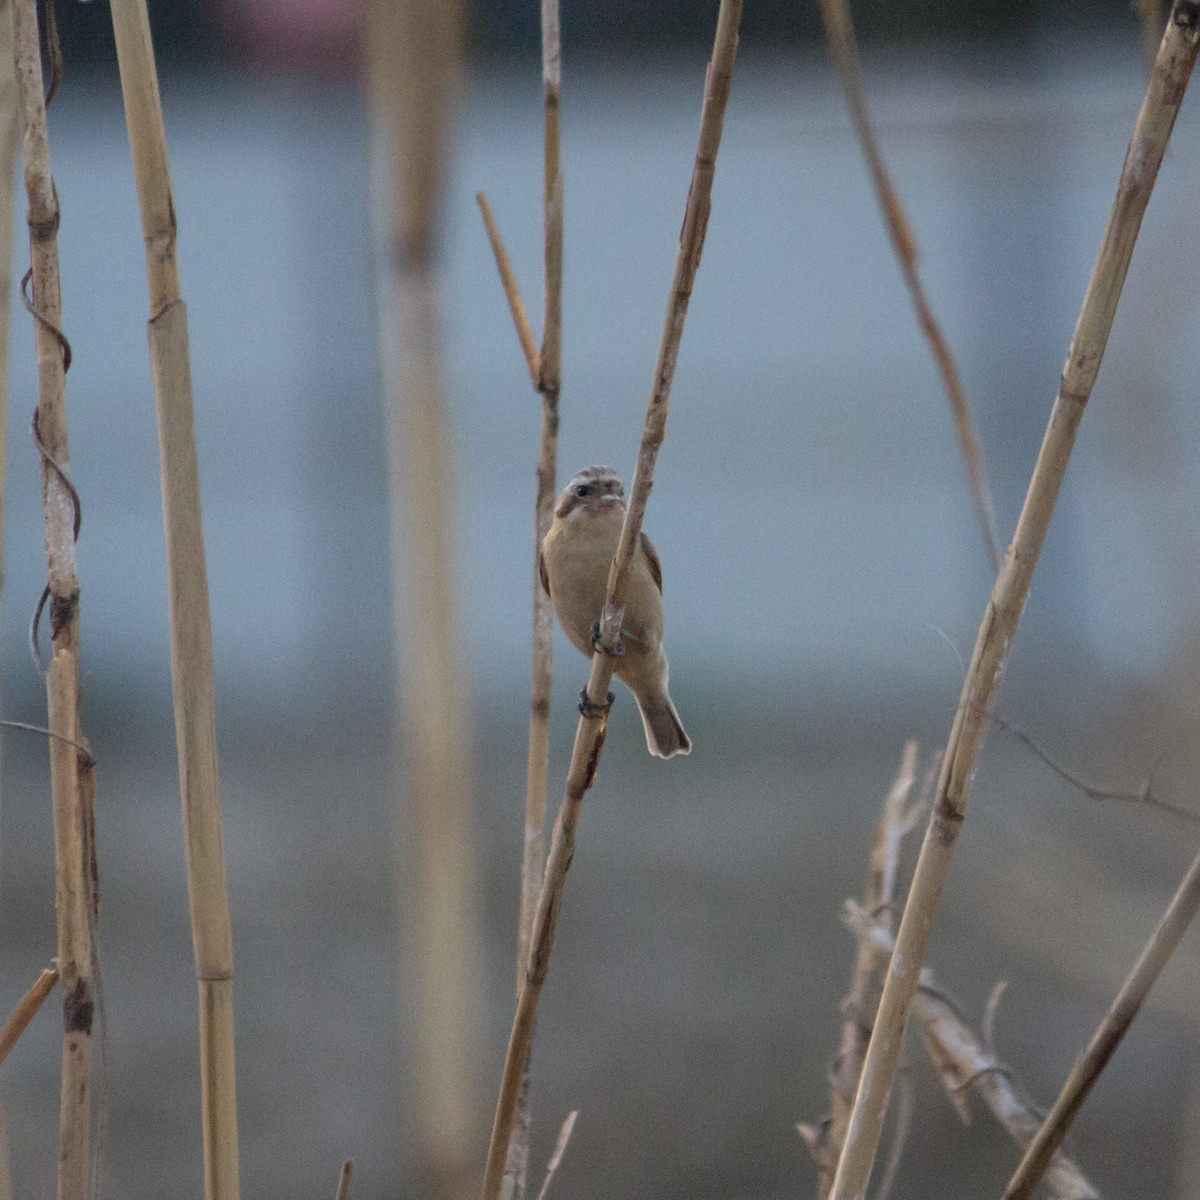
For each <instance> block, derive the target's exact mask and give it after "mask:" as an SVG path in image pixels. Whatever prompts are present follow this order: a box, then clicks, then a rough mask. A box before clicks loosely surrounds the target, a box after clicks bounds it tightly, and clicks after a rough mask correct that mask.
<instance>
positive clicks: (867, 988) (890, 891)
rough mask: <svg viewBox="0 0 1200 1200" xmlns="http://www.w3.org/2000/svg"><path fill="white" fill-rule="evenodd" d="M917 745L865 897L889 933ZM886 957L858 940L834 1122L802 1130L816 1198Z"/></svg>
mask: <svg viewBox="0 0 1200 1200" xmlns="http://www.w3.org/2000/svg"><path fill="white" fill-rule="evenodd" d="M916 769H917V743H916V742H912V741H910V742H905V744H904V750H903V752H902V753H901V755H900V766H899V769H898V770H897V772H896V778H895V779H894V780H893V781H892V786H891V787H890V788H889V789H888V793H887V796H885V797H884V801H883V812H882V813H881V815H880V818H879V824H878V825H877V826H876V828H875V844H874V846H873V847H872V849H871V860H870V869H869V871H868V873H867V886H866V889H865V892H864V897H863V909H864V911H866V912H868V913H872V914H875V915H876V920H878V921H879V922H880V924H881V925H882V926H883V927H884V928H885V929H889V930H890V929H891V924H892V913H891V906H892V905H893V904H894V903H895V899H896V875H897V872H898V869H899V865H900V847H901V844H902V842H903V839H904V833H905V828H906V818H907V815H908V798H909V796H910V795H911V794H912V789H913V784H914V783H915V782H916ZM881 958H882V952H881V950H880V949H879V946H878V945H877V944H876V943H875V942H873V941H872V940H871V939H870V938H869V937H866V936H863V935H861V934H860V935H859V938H858V944H857V946H856V948H855V955H854V967H853V969H852V971H851V974H850V988H849V990H848V991H847V993H846V996H845V998H844V999H843V1000H842V1037H841V1042H840V1044H839V1046H838V1056H837V1060H836V1062H835V1065H834V1067H833V1069H832V1071H831V1073H830V1079H829V1101H830V1107H829V1118H828V1120H827V1121H824V1122H822V1123H821V1125H820V1126H814V1125H798V1126H797V1129H798V1130H799V1132H800V1135H801V1137H803V1138H804V1140H805V1142H806V1143H807V1145H808V1149H809V1153H810V1154H811V1155H812V1157H813V1161H814V1162H815V1163H816V1164H817V1172H818V1175H817V1195H818V1196H819V1197H820V1200H825V1197H826V1196H828V1195H829V1191H830V1189H831V1188H832V1187H833V1173H834V1170H835V1169H836V1167H837V1160H838V1155H839V1154H840V1153H841V1149H842V1143H843V1141H845V1138H846V1127H847V1125H848V1124H849V1121H850V1109H851V1106H852V1105H853V1104H854V1093H855V1091H856V1090H857V1088H858V1079H859V1076H860V1075H861V1074H862V1064H863V1058H864V1057H865V1056H866V1053H867V1042H868V1041H869V1040H870V1037H871V1022H870V1017H871V1013H870V1011H869V1005H870V1004H871V1002H872V996H871V990H872V987H873V986H875V975H876V969H877V967H878V966H879V965H880V959H881Z"/></svg>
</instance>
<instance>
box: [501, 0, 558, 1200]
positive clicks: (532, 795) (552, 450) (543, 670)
mask: <svg viewBox="0 0 1200 1200" xmlns="http://www.w3.org/2000/svg"><path fill="white" fill-rule="evenodd" d="M561 64H562V45H561V39H560V36H559V20H558V0H542V107H543V139H542V141H543V147H542V148H543V153H542V167H543V171H542V176H543V178H542V238H543V253H542V260H543V278H544V304H543V308H542V348H541V352H540V353H539V355H538V372H537V379H536V382H535V386H536V387H537V390H538V391H539V392H540V393H541V396H542V422H541V436H540V438H539V440H538V461H537V475H536V479H537V483H536V488H535V493H534V511H533V557H532V564H531V565H532V570H531V572H530V578H531V583H532V590H533V635H532V648H531V651H530V702H529V756H528V761H527V764H526V772H525V851H524V854H523V855H522V859H521V912H520V921H519V930H518V938H517V997H518V999H519V998H520V995H521V988H522V987H523V985H524V974H525V963H526V962H527V961H528V958H529V944H530V940H531V938H532V936H533V923H534V919H535V917H536V915H537V903H538V896H539V894H540V893H541V890H542V878H543V872H544V870H545V858H546V797H547V792H548V777H549V771H550V697H551V690H552V684H553V680H554V640H553V633H554V618H553V614H552V613H551V610H550V597H549V596H548V595H547V594H546V590H545V588H543V587H542V584H541V573H540V570H539V567H538V558H539V555H540V553H541V545H542V539H543V538H544V537H545V536H546V532H547V531H548V530H549V528H550V522H551V520H552V519H553V517H554V494H555V490H556V487H557V478H558V398H559V393H560V391H561V387H562V275H563V177H562V170H561V167H560V165H559V164H560V158H561V143H562V121H561V116H560V110H561V102H562V66H561ZM531 1050H532V1048H531ZM529 1066H530V1064H529V1060H528V1058H527V1059H526V1062H525V1070H524V1076H525V1077H524V1079H523V1080H522V1082H521V1084H520V1086H519V1088H518V1092H517V1112H516V1116H515V1118H514V1126H513V1133H512V1138H511V1140H510V1142H509V1148H508V1160H507V1164H506V1166H505V1175H506V1176H507V1177H508V1178H509V1179H511V1180H512V1186H513V1194H514V1196H515V1197H516V1200H521V1198H522V1197H523V1196H524V1195H525V1186H526V1182H525V1181H526V1175H527V1172H528V1166H529V1139H530V1135H531V1130H532V1124H533V1118H532V1111H531V1107H530V1099H529V1087H530V1084H529ZM568 1136H569V1132H568ZM550 1174H551V1175H552V1174H553V1170H551V1172H550ZM548 1185H549V1178H547V1186H548Z"/></svg>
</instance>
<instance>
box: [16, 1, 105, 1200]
mask: <svg viewBox="0 0 1200 1200" xmlns="http://www.w3.org/2000/svg"><path fill="white" fill-rule="evenodd" d="M13 49H14V61H15V67H16V76H17V89H18V95H19V98H20V100H19V102H20V111H21V126H22V150H23V153H24V159H25V192H26V195H27V196H28V199H29V210H28V222H29V253H30V259H31V270H32V277H33V300H32V304H33V307H34V309H35V310H36V313H37V316H36V318H35V321H34V341H35V345H36V348H37V360H38V405H37V413H36V416H35V420H34V432H35V438H36V440H37V442H38V447H39V450H40V453H41V455H42V505H43V509H44V513H45V534H46V565H47V580H48V597H47V599H48V605H47V607H48V610H49V613H50V637H51V650H52V653H51V658H50V664H49V668H48V670H47V672H46V700H47V706H48V709H49V719H48V722H47V724H48V726H49V729H50V731H51V733H52V735H53V736H51V737H50V739H49V745H50V787H51V792H52V794H53V799H54V851H55V881H56V886H55V911H56V914H57V917H58V955H57V959H58V961H57V966H58V971H59V975H60V978H61V983H62V997H63V1057H62V1096H61V1104H60V1109H59V1122H60V1124H59V1158H58V1197H59V1200H85V1197H86V1196H87V1185H88V1174H89V1173H88V1136H89V1132H90V1125H91V1111H92V1095H91V1074H92V1016H93V1011H94V1006H95V1002H94V990H93V989H94V981H93V962H94V955H95V948H94V945H93V939H92V933H93V925H92V922H93V913H92V910H91V904H92V877H91V869H90V854H89V845H90V831H91V826H90V822H91V810H90V807H89V805H88V803H87V801H88V798H89V791H88V788H89V787H90V780H85V778H84V774H85V772H87V773H90V759H88V758H84V756H83V754H82V752H81V751H80V749H79V748H78V744H79V743H81V741H82V734H81V732H80V727H79V582H78V578H77V576H76V573H75V534H76V521H77V516H78V510H77V507H76V500H77V498H76V495H75V492H74V489H73V488H72V487H71V485H70V484H69V482H68V476H67V396H66V368H67V362H68V352H67V348H66V341H65V339H64V338H63V336H62V333H61V328H62V294H61V290H60V285H59V274H58V222H59V208H58V196H57V194H56V192H55V188H54V179H53V176H52V174H51V166H50V144H49V139H48V133H47V128H46V105H45V100H44V98H43V97H44V92H43V90H42V88H43V81H42V60H41V48H40V46H39V38H38V22H37V5H36V0H16V3H15V4H14V6H13ZM81 759H82V760H83V761H81ZM85 763H86V764H87V765H86V766H85Z"/></svg>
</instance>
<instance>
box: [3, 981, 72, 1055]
mask: <svg viewBox="0 0 1200 1200" xmlns="http://www.w3.org/2000/svg"><path fill="white" fill-rule="evenodd" d="M57 982H58V969H57V968H56V967H49V968H47V969H46V970H44V971H42V973H41V974H40V975H38V977H37V978H36V979H35V980H34V981H33V983H32V984H30V986H29V990H28V991H27V992H26V993H25V995H24V996H22V997H21V999H20V1001H19V1002H18V1004H17V1007H16V1008H14V1009H13V1010H12V1012H11V1013H10V1014H9V1017H8V1020H7V1021H5V1022H4V1025H3V1027H0V1063H2V1062H3V1061H4V1060H5V1059H6V1058H7V1057H8V1055H9V1052H10V1051H11V1050H12V1048H13V1047H14V1046H15V1045H16V1044H17V1039H18V1038H20V1036H21V1034H23V1033H24V1032H25V1030H26V1029H28V1028H29V1022H30V1021H32V1020H33V1018H34V1017H35V1016H36V1015H37V1010H38V1009H39V1008H41V1007H42V1004H43V1003H44V1002H45V999H46V997H47V996H49V995H50V993H51V992H52V991H53V990H54V985H55V984H56V983H57Z"/></svg>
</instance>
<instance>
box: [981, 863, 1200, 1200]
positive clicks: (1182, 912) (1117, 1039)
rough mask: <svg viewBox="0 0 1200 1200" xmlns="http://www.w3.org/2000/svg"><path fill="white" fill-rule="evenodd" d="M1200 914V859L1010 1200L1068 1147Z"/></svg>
mask: <svg viewBox="0 0 1200 1200" xmlns="http://www.w3.org/2000/svg"><path fill="white" fill-rule="evenodd" d="M1198 909H1200V854H1198V855H1197V856H1196V858H1195V859H1194V860H1193V862H1192V865H1191V866H1190V867H1189V868H1188V871H1187V874H1186V875H1185V876H1184V877H1183V882H1182V883H1181V884H1180V885H1179V889H1178V890H1177V891H1176V893H1175V895H1174V896H1172V897H1171V903H1170V904H1168V905H1167V910H1166V912H1164V913H1163V915H1162V919H1161V920H1160V921H1159V922H1158V925H1157V926H1156V928H1155V930H1154V932H1153V933H1152V934H1151V935H1150V940H1149V941H1148V942H1147V943H1146V944H1145V946H1144V947H1143V948H1142V953H1141V954H1140V955H1139V956H1138V960H1137V962H1136V963H1135V964H1134V967H1133V970H1132V971H1130V972H1129V974H1128V976H1126V979H1125V982H1124V983H1123V984H1122V985H1121V990H1120V991H1119V992H1118V993H1117V996H1116V999H1115V1000H1113V1002H1112V1004H1111V1005H1110V1006H1109V1009H1108V1012H1106V1013H1105V1014H1104V1020H1103V1021H1101V1022H1100V1025H1099V1027H1098V1028H1097V1030H1096V1032H1095V1033H1094V1034H1093V1035H1092V1040H1091V1041H1090V1042H1089V1043H1088V1045H1087V1048H1086V1049H1085V1050H1084V1051H1083V1053H1082V1054H1081V1055H1080V1056H1079V1057H1078V1058H1077V1059H1076V1060H1075V1065H1074V1066H1073V1067H1072V1068H1071V1073H1070V1075H1068V1076H1067V1081H1066V1083H1064V1084H1063V1088H1062V1091H1061V1092H1060V1093H1059V1096H1058V1099H1057V1100H1055V1102H1054V1107H1053V1108H1051V1109H1050V1112H1049V1113H1048V1114H1047V1115H1046V1119H1045V1120H1044V1121H1043V1122H1042V1125H1041V1128H1040V1129H1039V1130H1038V1131H1037V1136H1036V1137H1035V1138H1034V1139H1033V1142H1032V1143H1031V1144H1030V1146H1029V1149H1028V1150H1026V1151H1025V1157H1024V1158H1023V1159H1022V1160H1021V1163H1020V1166H1018V1167H1017V1170H1016V1172H1015V1173H1014V1175H1013V1177H1012V1179H1011V1180H1010V1181H1009V1184H1008V1187H1007V1188H1005V1190H1004V1200H1026V1198H1027V1197H1028V1196H1030V1195H1032V1193H1033V1189H1034V1188H1035V1187H1037V1184H1038V1181H1039V1180H1040V1179H1041V1177H1042V1175H1043V1173H1044V1172H1045V1170H1046V1164H1047V1163H1048V1162H1049V1161H1050V1158H1051V1156H1052V1155H1053V1154H1054V1152H1055V1151H1056V1150H1057V1149H1058V1147H1059V1146H1061V1145H1062V1141H1063V1138H1064V1137H1066V1135H1067V1130H1068V1129H1070V1128H1071V1123H1072V1122H1073V1121H1074V1120H1075V1117H1076V1115H1077V1114H1078V1113H1079V1110H1080V1109H1081V1108H1082V1107H1083V1103H1084V1101H1085V1100H1086V1099H1087V1098H1088V1094H1089V1093H1090V1092H1091V1090H1092V1087H1093V1086H1094V1085H1095V1083H1096V1080H1097V1079H1098V1078H1099V1077H1100V1072H1101V1071H1103V1070H1104V1068H1105V1067H1106V1066H1107V1065H1108V1061H1109V1059H1111V1058H1112V1056H1113V1054H1114V1053H1115V1052H1116V1049H1117V1047H1118V1046H1119V1045H1120V1044H1121V1039H1122V1038H1124V1036H1125V1034H1126V1033H1127V1032H1128V1030H1129V1026H1130V1025H1132V1024H1133V1019H1134V1017H1136V1016H1137V1014H1138V1010H1139V1009H1140V1008H1141V1007H1142V1002H1143V1001H1144V1000H1145V999H1146V996H1147V995H1148V994H1149V992H1150V989H1151V987H1153V986H1154V981H1155V980H1156V979H1157V978H1158V977H1159V975H1160V974H1161V973H1162V969H1163V967H1165V966H1166V965H1167V962H1168V961H1169V960H1170V958H1171V955H1172V954H1174V953H1175V949H1176V947H1177V946H1178V945H1179V942H1180V939H1181V938H1182V937H1183V935H1184V933H1186V932H1187V928H1188V926H1189V925H1190V924H1191V923H1192V919H1193V918H1194V917H1195V915H1196V912H1197V910H1198Z"/></svg>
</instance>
